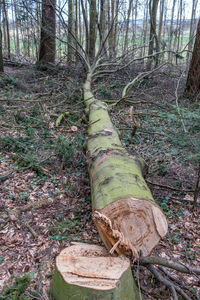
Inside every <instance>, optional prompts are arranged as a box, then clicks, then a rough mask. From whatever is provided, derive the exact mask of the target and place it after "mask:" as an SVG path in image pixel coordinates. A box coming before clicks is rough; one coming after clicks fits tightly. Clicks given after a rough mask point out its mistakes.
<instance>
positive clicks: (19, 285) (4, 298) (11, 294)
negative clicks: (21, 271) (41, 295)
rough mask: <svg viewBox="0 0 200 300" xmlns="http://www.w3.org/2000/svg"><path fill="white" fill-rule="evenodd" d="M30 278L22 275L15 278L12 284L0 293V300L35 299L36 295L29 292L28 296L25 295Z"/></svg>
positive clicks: (33, 292)
mask: <svg viewBox="0 0 200 300" xmlns="http://www.w3.org/2000/svg"><path fill="white" fill-rule="evenodd" d="M30 279H31V276H30V275H29V274H28V275H24V276H22V277H15V278H14V282H13V284H12V285H10V286H5V287H4V289H3V290H2V292H0V300H31V299H37V297H38V293H37V292H35V291H31V290H29V294H30V296H27V295H26V291H27V289H28V288H29V285H30Z"/></svg>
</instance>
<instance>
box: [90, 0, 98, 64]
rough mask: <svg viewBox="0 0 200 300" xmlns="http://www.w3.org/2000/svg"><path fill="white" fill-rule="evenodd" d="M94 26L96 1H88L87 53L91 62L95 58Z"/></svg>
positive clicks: (95, 22) (95, 21)
mask: <svg viewBox="0 0 200 300" xmlns="http://www.w3.org/2000/svg"><path fill="white" fill-rule="evenodd" d="M96 25H97V11H96V0H90V34H89V49H88V51H89V58H90V61H91V62H92V61H93V60H94V58H95V45H96Z"/></svg>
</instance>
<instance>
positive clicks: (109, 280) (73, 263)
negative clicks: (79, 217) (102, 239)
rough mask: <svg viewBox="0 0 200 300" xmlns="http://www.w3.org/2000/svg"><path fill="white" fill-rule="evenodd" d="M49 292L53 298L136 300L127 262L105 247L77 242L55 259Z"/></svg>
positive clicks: (57, 299) (136, 295)
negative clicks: (109, 253) (54, 269)
mask: <svg viewBox="0 0 200 300" xmlns="http://www.w3.org/2000/svg"><path fill="white" fill-rule="evenodd" d="M50 294H51V296H52V299H55V300H71V299H73V300H86V299H87V300H97V299H103V300H111V299H114V300H122V299H123V300H138V299H140V298H139V297H138V294H137V292H136V287H135V285H134V281H133V277H132V273H131V269H130V261H129V259H127V258H126V257H111V256H110V255H108V252H107V251H106V249H105V248H103V247H100V246H97V245H89V244H82V243H79V244H77V245H73V246H70V247H68V248H66V249H64V250H63V251H62V252H61V253H60V255H59V256H58V257H57V259H56V271H55V274H54V277H53V280H52V283H51V288H50Z"/></svg>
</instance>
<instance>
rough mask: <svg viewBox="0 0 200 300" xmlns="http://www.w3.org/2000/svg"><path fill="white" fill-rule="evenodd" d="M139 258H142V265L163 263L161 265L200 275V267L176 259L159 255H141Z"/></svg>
mask: <svg viewBox="0 0 200 300" xmlns="http://www.w3.org/2000/svg"><path fill="white" fill-rule="evenodd" d="M139 260H140V264H141V265H148V264H153V265H161V266H164V267H167V268H170V269H173V270H176V271H178V272H181V273H186V274H192V273H193V274H197V275H200V268H196V267H190V266H186V265H184V264H181V263H177V262H175V261H172V260H168V259H165V258H161V257H158V256H157V257H156V256H146V257H140V258H139Z"/></svg>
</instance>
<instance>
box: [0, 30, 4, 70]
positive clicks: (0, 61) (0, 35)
mask: <svg viewBox="0 0 200 300" xmlns="http://www.w3.org/2000/svg"><path fill="white" fill-rule="evenodd" d="M0 72H3V51H2V32H1V26H0Z"/></svg>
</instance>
